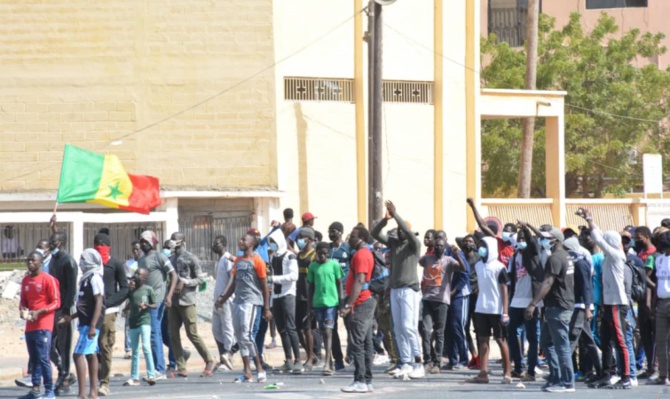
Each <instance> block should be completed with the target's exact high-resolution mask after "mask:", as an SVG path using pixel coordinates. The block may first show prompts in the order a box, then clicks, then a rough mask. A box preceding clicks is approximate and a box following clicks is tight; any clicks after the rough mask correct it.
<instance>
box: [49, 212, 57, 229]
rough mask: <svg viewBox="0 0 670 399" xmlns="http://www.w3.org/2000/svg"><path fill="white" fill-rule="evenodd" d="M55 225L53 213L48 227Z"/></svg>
mask: <svg viewBox="0 0 670 399" xmlns="http://www.w3.org/2000/svg"><path fill="white" fill-rule="evenodd" d="M55 225H56V214H55V213H54V214H53V215H51V219H49V227H52V228H53V227H54V226H55Z"/></svg>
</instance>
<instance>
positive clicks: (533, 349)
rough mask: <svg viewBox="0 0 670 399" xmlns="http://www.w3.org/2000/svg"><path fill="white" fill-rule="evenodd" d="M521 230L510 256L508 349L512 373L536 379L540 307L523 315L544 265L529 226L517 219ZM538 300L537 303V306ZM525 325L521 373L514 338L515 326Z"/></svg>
mask: <svg viewBox="0 0 670 399" xmlns="http://www.w3.org/2000/svg"><path fill="white" fill-rule="evenodd" d="M519 226H520V227H521V230H520V232H519V236H518V237H517V252H516V253H515V254H514V255H513V256H512V259H511V260H510V264H509V269H510V273H509V275H510V280H511V282H510V297H511V298H512V300H511V302H510V306H509V325H508V326H507V334H508V336H509V337H510V339H509V340H508V344H509V352H510V356H511V358H512V360H513V361H514V370H513V371H512V374H511V375H512V377H515V378H521V379H522V380H523V381H535V367H537V363H538V349H539V341H538V339H539V338H540V337H538V334H537V331H538V327H539V324H538V323H539V313H540V312H539V310H536V311H535V312H533V314H532V317H531V318H530V319H526V318H525V317H524V311H525V310H526V307H528V305H530V303H531V301H532V300H533V298H534V297H535V295H536V294H537V292H538V291H539V290H540V287H541V286H542V281H543V280H544V269H543V267H542V264H541V262H540V246H539V245H538V243H537V239H536V238H535V237H533V235H532V234H531V232H530V229H529V226H528V225H527V224H525V223H523V222H519ZM539 306H540V304H538V307H539ZM519 327H524V328H525V331H526V338H527V339H528V372H527V373H526V374H524V373H523V364H522V351H521V347H520V346H519V339H517V330H518V329H519Z"/></svg>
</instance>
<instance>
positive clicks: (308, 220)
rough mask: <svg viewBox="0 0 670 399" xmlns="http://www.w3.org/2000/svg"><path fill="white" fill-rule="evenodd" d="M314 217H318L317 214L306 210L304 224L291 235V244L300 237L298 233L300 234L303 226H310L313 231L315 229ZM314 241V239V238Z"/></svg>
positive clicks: (289, 238)
mask: <svg viewBox="0 0 670 399" xmlns="http://www.w3.org/2000/svg"><path fill="white" fill-rule="evenodd" d="M314 219H316V216H314V215H312V214H311V213H310V212H305V213H303V214H302V226H301V227H299V228H297V229H295V230H294V231H293V232H292V233H291V234H290V235H289V236H288V240H289V246H290V245H292V243H294V242H297V241H296V240H297V239H298V235H299V234H300V230H302V229H303V228H306V227H307V228H310V229H312V231H314ZM312 241H314V239H312Z"/></svg>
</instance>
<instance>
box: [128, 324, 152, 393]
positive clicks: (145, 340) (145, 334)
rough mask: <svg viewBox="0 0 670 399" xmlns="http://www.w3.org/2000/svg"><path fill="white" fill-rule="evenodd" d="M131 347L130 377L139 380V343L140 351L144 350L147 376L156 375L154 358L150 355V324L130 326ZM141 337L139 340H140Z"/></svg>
mask: <svg viewBox="0 0 670 399" xmlns="http://www.w3.org/2000/svg"><path fill="white" fill-rule="evenodd" d="M129 333H130V342H131V344H130V345H131V348H133V360H132V362H131V364H130V379H132V380H135V381H139V379H140V343H141V344H142V352H144V361H145V362H146V363H147V376H148V377H149V378H155V377H156V370H155V369H154V359H153V356H152V355H151V325H143V326H139V327H137V328H132V329H130V331H129ZM140 339H141V342H140Z"/></svg>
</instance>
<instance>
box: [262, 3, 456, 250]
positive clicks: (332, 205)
mask: <svg viewBox="0 0 670 399" xmlns="http://www.w3.org/2000/svg"><path fill="white" fill-rule="evenodd" d="M465 1H467V0H462V1H457V2H451V1H449V2H447V1H445V7H444V43H445V49H444V58H445V60H444V87H443V93H444V104H443V112H444V124H445V126H444V137H445V146H444V151H443V153H444V156H445V161H444V162H445V168H444V177H445V190H444V191H445V194H444V198H445V201H444V214H445V218H444V219H445V220H444V223H445V228H446V230H447V231H448V233H449V234H450V237H453V236H454V235H456V234H461V233H462V232H463V231H464V230H465V225H466V214H465V211H466V208H465V198H466V194H465V190H466V178H465V174H466V172H465V168H466V165H465V156H466V150H465V83H464V79H465V68H464V63H465V29H466V28H465V22H464V15H465ZM279 4H281V7H280V6H279ZM343 4H346V6H344V5H343ZM364 4H367V2H364ZM296 9H299V10H301V12H300V13H296V12H295V10H296ZM433 10H434V2H433V0H411V1H398V2H396V3H394V4H393V5H391V6H388V7H385V8H384V11H383V13H384V14H383V15H384V16H383V18H384V24H385V27H384V33H383V35H384V49H383V53H384V69H383V77H384V79H393V80H416V81H432V80H433V79H434V51H433ZM353 14H354V9H353V1H346V2H325V1H312V0H276V1H275V53H276V56H277V58H278V59H282V58H283V57H284V56H286V55H288V54H292V53H293V52H295V51H296V50H298V49H300V48H302V47H303V46H305V45H306V44H307V43H309V42H311V41H312V40H314V39H315V38H317V37H320V36H321V35H323V34H325V33H326V32H328V31H329V30H331V28H333V27H334V26H336V25H337V24H339V23H341V22H343V21H347V22H345V23H344V24H343V25H342V26H341V27H340V28H338V29H336V30H335V31H333V32H332V33H330V34H329V35H327V36H326V37H325V38H324V39H323V40H322V41H320V42H319V44H318V45H315V46H312V47H309V48H307V49H306V50H304V51H301V52H300V53H299V54H297V55H295V56H293V57H291V58H290V59H288V60H286V61H285V62H282V63H281V64H279V65H278V66H277V68H276V77H275V79H276V81H277V82H278V90H277V97H276V101H277V136H278V153H279V154H278V157H279V162H278V163H279V189H280V190H282V191H285V192H286V195H285V196H284V197H283V198H282V199H281V207H282V208H283V207H287V206H290V207H292V208H293V209H294V210H295V212H296V219H299V215H300V214H302V213H303V212H306V211H310V212H312V213H313V214H315V215H316V216H318V217H319V219H317V221H316V228H317V230H320V231H321V232H323V233H324V234H325V233H326V230H327V228H328V225H329V224H330V223H331V222H332V221H335V220H338V221H340V222H342V223H343V224H344V226H345V230H349V229H350V228H351V227H353V225H355V224H356V223H357V222H358V216H357V209H356V198H357V197H356V196H357V191H356V178H357V171H356V158H355V156H356V152H355V151H356V147H355V135H356V126H355V105H354V104H353V103H344V102H326V101H323V102H316V101H300V102H298V101H287V100H285V99H284V91H283V86H282V85H281V83H280V82H281V81H282V79H283V78H284V77H285V76H301V77H317V78H318V77H321V78H324V77H328V78H348V79H351V78H353V77H354V59H353V56H354V40H355V39H354V37H353V33H354V22H353V19H350V18H351V17H352V16H353ZM323 15H328V18H327V19H325V20H324V18H322V16H323ZM325 21H327V22H325ZM366 26H367V18H366V17H365V16H364V28H363V29H364V31H365V30H366ZM297 27H299V28H297ZM366 57H367V45H364V58H366ZM364 69H365V70H367V63H365V65H364ZM365 87H366V88H367V81H366V83H365ZM366 96H367V92H366ZM365 111H366V124H367V112H368V109H367V103H366V106H365ZM433 115H434V107H433V106H432V105H428V104H409V103H384V106H383V117H382V121H383V137H384V144H383V157H384V160H383V190H384V199H391V200H393V201H394V202H395V204H396V206H397V208H398V212H399V214H400V215H402V216H403V217H405V218H407V219H408V220H410V221H411V222H412V225H413V228H414V229H415V230H417V231H422V232H423V231H425V230H426V229H429V228H432V227H433V226H434V220H433V194H434V191H433V190H434V186H433V176H434V170H433V165H434V162H433V144H434V142H433V133H434V123H433V120H434V119H433ZM366 129H367V127H366ZM366 154H367V152H366Z"/></svg>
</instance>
